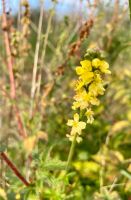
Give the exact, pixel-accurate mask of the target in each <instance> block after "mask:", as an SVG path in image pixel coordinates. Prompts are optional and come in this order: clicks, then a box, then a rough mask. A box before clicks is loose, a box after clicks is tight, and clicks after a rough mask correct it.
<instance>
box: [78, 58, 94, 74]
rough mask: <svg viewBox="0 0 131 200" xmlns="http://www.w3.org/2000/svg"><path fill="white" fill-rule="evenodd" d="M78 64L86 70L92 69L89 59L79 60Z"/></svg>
mask: <svg viewBox="0 0 131 200" xmlns="http://www.w3.org/2000/svg"><path fill="white" fill-rule="evenodd" d="M80 64H81V65H82V67H83V68H84V69H86V70H88V71H91V70H92V66H91V61H90V60H82V61H81V62H80Z"/></svg>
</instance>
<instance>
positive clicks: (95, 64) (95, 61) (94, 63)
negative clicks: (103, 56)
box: [92, 58, 101, 68]
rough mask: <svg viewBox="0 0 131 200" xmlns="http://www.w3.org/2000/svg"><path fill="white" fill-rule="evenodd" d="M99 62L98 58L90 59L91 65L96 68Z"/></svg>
mask: <svg viewBox="0 0 131 200" xmlns="http://www.w3.org/2000/svg"><path fill="white" fill-rule="evenodd" d="M100 64H101V61H100V59H99V58H94V59H93V60H92V66H93V67H95V68H98V67H99V66H100Z"/></svg>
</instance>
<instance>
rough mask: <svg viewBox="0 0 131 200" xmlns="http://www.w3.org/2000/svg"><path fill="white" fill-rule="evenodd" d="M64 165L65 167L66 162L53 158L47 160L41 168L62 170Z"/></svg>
mask: <svg viewBox="0 0 131 200" xmlns="http://www.w3.org/2000/svg"><path fill="white" fill-rule="evenodd" d="M65 167H66V162H62V161H60V160H56V159H54V160H47V161H46V163H44V165H43V167H42V168H44V169H47V170H64V169H65Z"/></svg>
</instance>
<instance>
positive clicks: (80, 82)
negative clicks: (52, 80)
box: [75, 80, 84, 90]
mask: <svg viewBox="0 0 131 200" xmlns="http://www.w3.org/2000/svg"><path fill="white" fill-rule="evenodd" d="M83 86H84V82H83V80H78V81H77V82H76V85H75V90H80V89H81V88H82V87H83Z"/></svg>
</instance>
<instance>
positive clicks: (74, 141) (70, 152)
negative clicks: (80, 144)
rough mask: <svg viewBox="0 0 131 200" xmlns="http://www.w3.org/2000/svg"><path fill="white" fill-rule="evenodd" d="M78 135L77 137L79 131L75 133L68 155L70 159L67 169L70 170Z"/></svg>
mask: <svg viewBox="0 0 131 200" xmlns="http://www.w3.org/2000/svg"><path fill="white" fill-rule="evenodd" d="M76 137H77V133H76V134H75V136H74V139H73V141H72V144H71V147H70V151H69V155H68V159H67V165H66V171H68V170H69V167H70V163H71V161H72V157H73V154H74V149H75V144H76Z"/></svg>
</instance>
